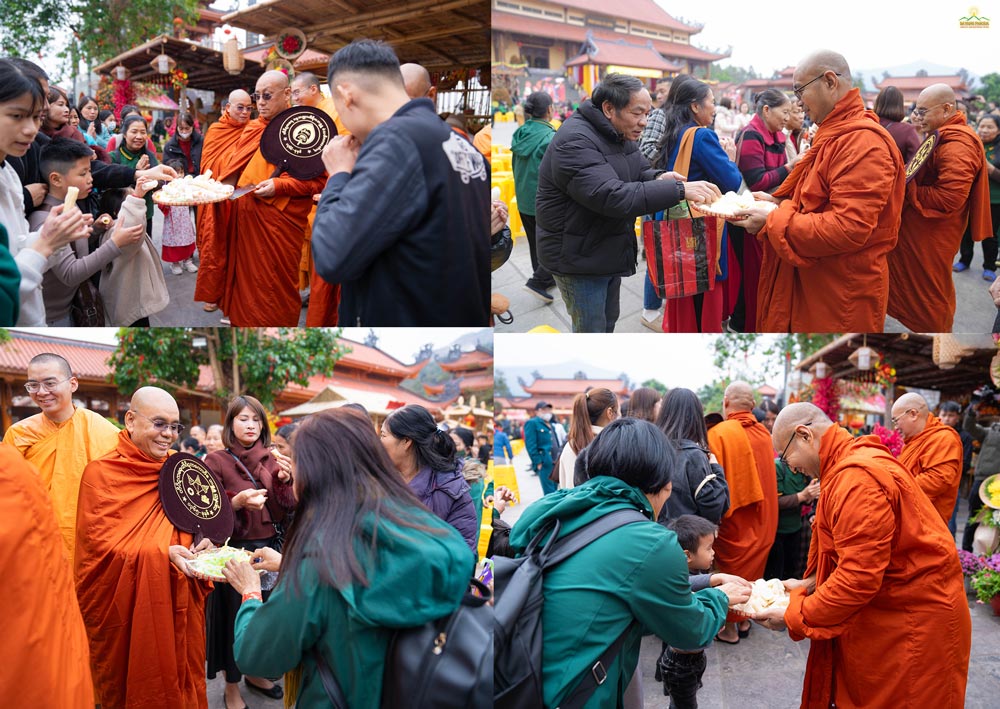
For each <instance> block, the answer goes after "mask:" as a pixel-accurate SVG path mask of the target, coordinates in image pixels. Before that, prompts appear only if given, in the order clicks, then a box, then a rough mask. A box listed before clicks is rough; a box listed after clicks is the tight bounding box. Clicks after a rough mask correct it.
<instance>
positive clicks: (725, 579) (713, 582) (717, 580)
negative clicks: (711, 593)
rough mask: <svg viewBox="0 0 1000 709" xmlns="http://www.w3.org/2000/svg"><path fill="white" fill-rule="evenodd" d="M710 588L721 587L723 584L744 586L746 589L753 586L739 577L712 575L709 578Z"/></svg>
mask: <svg viewBox="0 0 1000 709" xmlns="http://www.w3.org/2000/svg"><path fill="white" fill-rule="evenodd" d="M708 583H709V585H710V586H721V585H722V584H725V583H732V584H736V585H737V586H746V587H747V588H753V584H752V583H750V582H749V581H747V580H746V579H745V578H743V577H741V576H734V575H733V574H712V576H711V577H710V578H709V582H708Z"/></svg>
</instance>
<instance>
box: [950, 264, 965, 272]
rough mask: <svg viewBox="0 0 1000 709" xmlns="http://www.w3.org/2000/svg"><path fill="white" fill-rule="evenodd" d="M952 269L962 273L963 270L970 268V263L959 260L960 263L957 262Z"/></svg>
mask: <svg viewBox="0 0 1000 709" xmlns="http://www.w3.org/2000/svg"><path fill="white" fill-rule="evenodd" d="M951 270H952V271H954V272H955V273H961V272H962V271H968V270H969V264H967V263H962V262H961V261H959V262H958V263H956V264H955V265H954V266H952V267H951Z"/></svg>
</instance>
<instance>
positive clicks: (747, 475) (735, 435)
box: [708, 411, 778, 581]
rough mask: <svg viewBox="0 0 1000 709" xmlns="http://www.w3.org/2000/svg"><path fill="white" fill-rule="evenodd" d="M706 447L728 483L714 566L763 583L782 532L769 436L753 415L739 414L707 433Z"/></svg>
mask: <svg viewBox="0 0 1000 709" xmlns="http://www.w3.org/2000/svg"><path fill="white" fill-rule="evenodd" d="M708 447H709V449H710V450H711V451H712V452H713V453H714V454H715V457H716V458H718V459H719V465H721V466H722V470H723V471H724V472H725V474H726V482H727V483H728V484H729V511H728V512H727V513H726V515H725V516H724V517H723V518H722V522H721V523H720V524H719V536H718V537H717V538H716V540H715V561H716V565H717V566H718V567H719V571H722V572H724V573H727V574H736V575H737V576H742V577H743V578H745V579H748V580H750V581H753V580H755V579H759V578H761V577H762V576H763V574H764V566H765V565H766V564H767V555H768V553H770V551H771V545H772V544H773V543H774V536H775V534H776V533H777V531H778V476H777V473H776V472H775V468H774V447H773V446H772V445H771V435H770V434H769V433H768V432H767V429H766V428H764V426H763V425H762V424H760V423H758V422H757V419H756V418H755V417H754V415H753V414H752V413H750V412H749V411H738V412H736V413H732V414H729V418H728V419H727V420H726V421H723V422H722V423H720V424H719V425H717V426H713V427H712V428H711V429H710V430H709V432H708Z"/></svg>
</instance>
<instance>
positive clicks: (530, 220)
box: [521, 213, 556, 290]
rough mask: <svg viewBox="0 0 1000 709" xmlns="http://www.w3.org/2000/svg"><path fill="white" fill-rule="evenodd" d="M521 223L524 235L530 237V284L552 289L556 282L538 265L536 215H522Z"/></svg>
mask: <svg viewBox="0 0 1000 709" xmlns="http://www.w3.org/2000/svg"><path fill="white" fill-rule="evenodd" d="M521 223H522V224H523V225H524V234H525V236H527V237H528V252H529V253H530V254H531V270H532V274H531V278H529V279H528V283H530V284H531V285H533V286H535V287H536V288H544V289H546V290H547V289H549V288H552V287H553V286H554V285H555V284H556V281H555V279H554V278H553V277H552V274H551V273H549V272H548V270H547V269H546V268H545V267H544V266H542V265H541V264H540V263H538V248H537V246H536V242H535V215H534V214H523V213H522V214H521Z"/></svg>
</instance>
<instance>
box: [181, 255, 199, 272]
mask: <svg viewBox="0 0 1000 709" xmlns="http://www.w3.org/2000/svg"><path fill="white" fill-rule="evenodd" d="M181 266H182V267H183V268H184V270H185V271H187V272H188V273H198V267H197V266H196V265H195V263H194V261H193V260H192V259H189V258H186V259H184V260H183V261H182V262H181Z"/></svg>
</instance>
